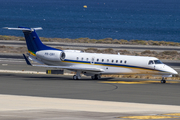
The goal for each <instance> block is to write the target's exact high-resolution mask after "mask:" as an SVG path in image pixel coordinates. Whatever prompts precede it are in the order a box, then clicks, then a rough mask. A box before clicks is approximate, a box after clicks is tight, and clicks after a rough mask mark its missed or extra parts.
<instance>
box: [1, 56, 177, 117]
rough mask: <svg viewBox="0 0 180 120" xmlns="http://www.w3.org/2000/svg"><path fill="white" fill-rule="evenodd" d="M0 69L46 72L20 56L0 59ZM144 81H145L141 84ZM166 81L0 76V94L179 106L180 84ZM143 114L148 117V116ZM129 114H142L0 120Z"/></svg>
mask: <svg viewBox="0 0 180 120" xmlns="http://www.w3.org/2000/svg"><path fill="white" fill-rule="evenodd" d="M15 56H16V55H15ZM164 62H165V63H167V64H168V65H170V66H171V67H173V68H177V70H178V71H179V68H180V64H179V61H164ZM0 69H1V70H20V71H39V72H42V71H43V72H45V71H46V69H45V68H35V67H31V66H27V65H26V63H25V61H24V60H23V59H21V57H14V58H11V57H9V58H4V57H0ZM144 81H147V82H145V83H144ZM148 81H150V82H148ZM134 82H136V83H134ZM168 82H169V83H167V84H161V83H159V82H158V80H149V79H124V78H102V79H101V80H91V79H90V78H89V77H82V79H81V80H72V76H70V75H46V74H19V73H18V74H17V73H0V94H2V95H20V96H35V97H47V98H68V99H83V100H99V101H114V102H131V103H146V104H161V105H176V106H180V92H179V91H180V81H172V82H171V81H168ZM142 83H143V84H142ZM167 109H168V108H167ZM179 111H180V110H179ZM22 113H23V114H22ZM147 114H148V115H149V114H150V113H147ZM153 114H154V113H153ZM157 114H158V113H157ZM132 115H146V114H144V113H143V114H141V113H139V114H137V113H136V114H133V113H131V114H126V113H123V114H122V113H121V114H120V113H106V114H105V113H97V112H75V111H58V110H39V111H31V110H29V111H11V112H9V111H8V112H6V111H4V112H2V111H0V120H24V119H33V120H34V119H41V120H61V119H62V120H71V119H72V120H74V119H77V120H81V119H87V120H94V119H99V120H100V119H104V120H106V119H107V120H110V119H113V120H117V119H118V120H119V119H123V118H119V117H121V116H132ZM171 119H175V118H171ZM178 119H179V118H178Z"/></svg>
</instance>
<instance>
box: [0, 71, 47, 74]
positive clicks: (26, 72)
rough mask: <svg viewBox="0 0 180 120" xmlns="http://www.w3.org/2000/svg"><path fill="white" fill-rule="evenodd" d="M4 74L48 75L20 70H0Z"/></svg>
mask: <svg viewBox="0 0 180 120" xmlns="http://www.w3.org/2000/svg"><path fill="white" fill-rule="evenodd" d="M0 72H3V73H25V74H46V72H37V71H20V70H0Z"/></svg>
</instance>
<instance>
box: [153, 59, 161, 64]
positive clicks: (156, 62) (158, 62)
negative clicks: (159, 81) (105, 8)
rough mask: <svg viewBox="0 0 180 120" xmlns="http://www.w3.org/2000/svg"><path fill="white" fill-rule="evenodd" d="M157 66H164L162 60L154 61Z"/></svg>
mask: <svg viewBox="0 0 180 120" xmlns="http://www.w3.org/2000/svg"><path fill="white" fill-rule="evenodd" d="M154 63H155V64H163V63H162V62H161V61H160V60H154Z"/></svg>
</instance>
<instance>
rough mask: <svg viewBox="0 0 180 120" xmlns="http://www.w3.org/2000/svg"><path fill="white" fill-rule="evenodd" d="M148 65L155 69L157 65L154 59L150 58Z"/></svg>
mask: <svg viewBox="0 0 180 120" xmlns="http://www.w3.org/2000/svg"><path fill="white" fill-rule="evenodd" d="M148 65H149V66H151V67H152V68H153V69H155V67H156V66H155V64H154V61H153V60H150V61H149V63H148Z"/></svg>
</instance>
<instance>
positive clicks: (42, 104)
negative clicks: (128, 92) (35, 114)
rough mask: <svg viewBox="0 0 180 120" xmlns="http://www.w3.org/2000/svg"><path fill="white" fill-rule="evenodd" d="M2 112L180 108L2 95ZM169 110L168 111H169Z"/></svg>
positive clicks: (163, 109)
mask: <svg viewBox="0 0 180 120" xmlns="http://www.w3.org/2000/svg"><path fill="white" fill-rule="evenodd" d="M0 101H1V102H0V106H1V107H0V111H12V110H47V109H50V110H52V109H56V110H71V111H88V112H108V113H112V112H116V113H139V112H141V113H147V112H151V113H152V112H154V113H156V114H157V112H160V113H169V112H179V111H180V106H174V105H158V104H142V103H128V102H111V101H97V100H80V99H64V98H47V97H31V96H17V95H2V94H0ZM167 108H168V109H167Z"/></svg>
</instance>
